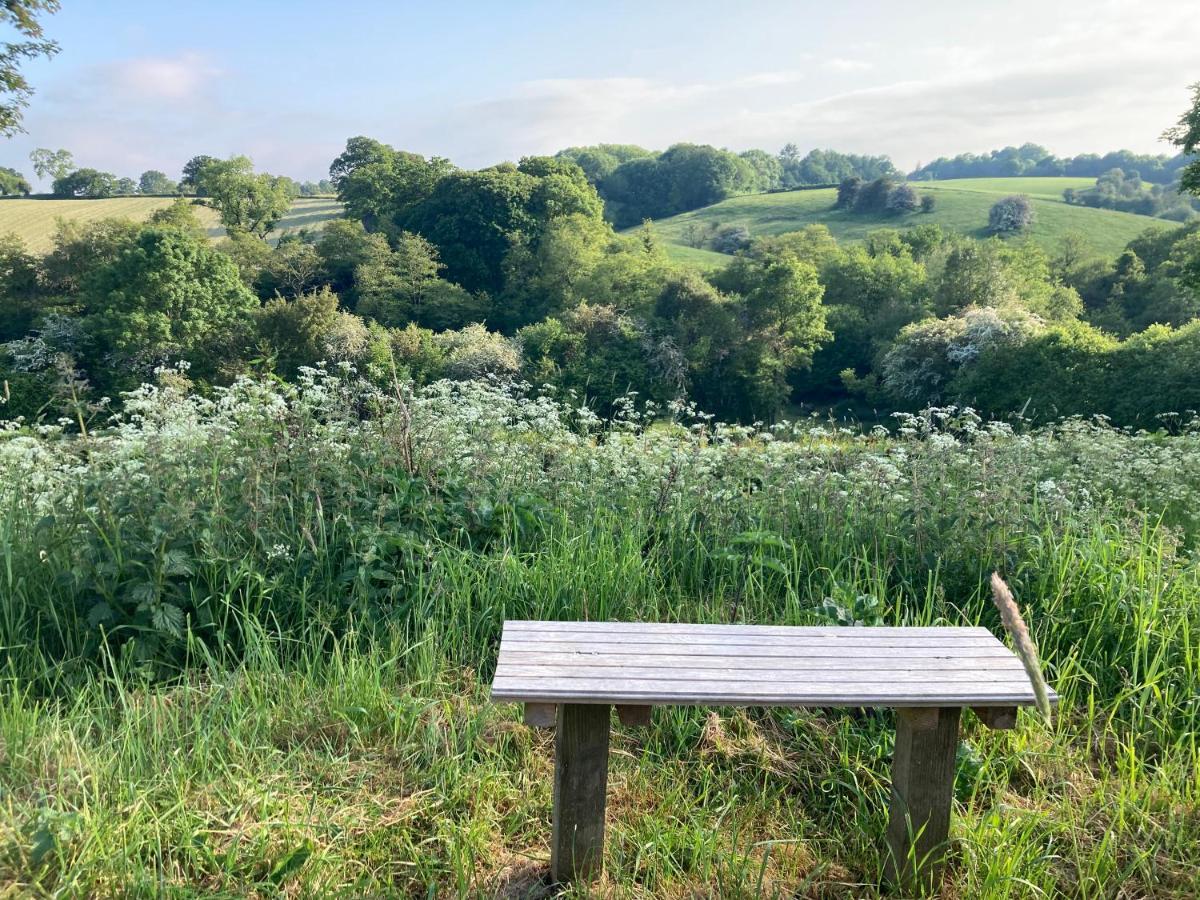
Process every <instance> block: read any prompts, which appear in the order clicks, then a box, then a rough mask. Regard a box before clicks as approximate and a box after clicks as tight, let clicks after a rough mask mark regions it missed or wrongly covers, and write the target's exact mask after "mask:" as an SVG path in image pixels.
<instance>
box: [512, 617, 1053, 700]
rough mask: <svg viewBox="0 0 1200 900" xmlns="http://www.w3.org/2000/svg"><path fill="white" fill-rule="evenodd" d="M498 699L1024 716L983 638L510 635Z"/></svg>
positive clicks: (873, 633) (822, 631) (1007, 664)
mask: <svg viewBox="0 0 1200 900" xmlns="http://www.w3.org/2000/svg"><path fill="white" fill-rule="evenodd" d="M492 698H493V699H495V700H508V701H516V702H520V703H610V704H618V705H620V704H626V705H648V706H658V705H671V706H680V705H703V706H851V707H870V706H878V707H910V706H920V707H928V706H953V705H958V706H972V707H988V706H999V707H1010V706H1028V705H1033V703H1034V702H1035V699H1034V695H1033V688H1032V687H1031V686H1030V683H1029V678H1028V676H1027V675H1026V674H1025V669H1024V668H1023V667H1022V665H1021V662H1020V660H1019V659H1017V657H1016V656H1015V655H1014V654H1013V653H1012V651H1011V650H1009V649H1008V648H1007V647H1005V646H1004V644H1002V643H1001V642H1000V641H999V640H997V638H996V637H995V635H993V634H992V633H991V632H990V631H988V630H987V629H986V628H888V627H880V628H838V627H830V628H825V627H815V628H807V627H789V626H771V625H670V624H651V623H631V622H523V621H513V622H506V623H505V624H504V633H503V635H502V637H501V639H500V655H499V659H498V661H497V664H496V675H495V679H494V681H493V683H492Z"/></svg>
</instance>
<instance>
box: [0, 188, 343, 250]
mask: <svg viewBox="0 0 1200 900" xmlns="http://www.w3.org/2000/svg"><path fill="white" fill-rule="evenodd" d="M172 202H173V200H172V198H170V197H113V198H111V199H108V200H41V199H7V198H6V199H3V200H0V234H8V233H9V232H15V233H16V234H17V235H18V236H19V237H20V238H21V239H22V240H23V241H25V245H26V246H27V247H29V249H30V250H34V251H36V252H39V253H44V252H45V251H47V250H49V249H50V248H51V247H52V246H53V243H52V240H53V237H54V229H55V224H56V222H57V221H58V219H60V218H66V219H74V220H77V221H81V222H94V221H97V220H98V219H111V218H128V219H133V220H135V221H139V222H140V221H142V220H144V219H146V218H148V217H149V216H150V214H151V213H152V212H154V211H155V210H156V209H162V208H163V207H166V206H170V205H171V203H172ZM193 209H195V211H196V217H197V218H198V219H199V220H200V221H201V222H202V223H203V224H204V226H205V228H206V229H207V230H208V233H209V235H210V236H211V237H214V238H217V237H221V236H223V235H224V234H225V229H224V228H222V227H221V221H220V218H219V217H218V216H217V213H216V210H213V209H209V208H208V207H206V206H195V207H193ZM341 214H342V205H341V204H340V203H338V201H336V200H333V199H331V198H328V197H315V198H304V199H300V200H297V201H296V202H295V203H293V204H292V208H291V210H290V211H289V212H288V214H287V215H286V216H285V217H284V218H283V220H282V221H281V222H280V223H279V226H278V227H277V228H276V229H275V230H274V231H273V232H271V239H273V240H277V239H278V238H279V237H280V236H281V235H283V234H286V233H287V232H289V231H295V230H297V229H299V228H319V227H320V226H321V225H322V224H323V223H324V222H326V221H328V220H329V219H334V218H337V217H338V216H340V215H341Z"/></svg>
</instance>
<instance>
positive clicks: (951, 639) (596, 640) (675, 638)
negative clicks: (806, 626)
mask: <svg viewBox="0 0 1200 900" xmlns="http://www.w3.org/2000/svg"><path fill="white" fill-rule="evenodd" d="M800 630H801V629H797V631H800ZM845 631H846V634H844V635H832V634H802V633H801V634H793V635H785V634H765V635H717V634H693V635H686V634H678V635H668V634H626V635H622V634H611V633H603V634H546V635H533V634H528V633H525V634H513V635H505V636H504V638H503V640H502V643H503V644H504V645H505V646H507V647H508V648H509V649H513V650H516V649H521V648H527V649H534V648H537V647H542V648H545V649H566V648H570V647H579V648H589V647H592V646H595V645H600V646H606V645H617V646H636V647H651V648H652V647H659V648H668V649H669V648H672V647H678V646H681V645H686V646H690V645H693V644H699V645H708V646H713V647H725V648H726V649H727V650H733V648H736V647H747V648H763V647H776V648H778V647H802V648H821V647H825V648H829V649H836V648H841V647H847V646H853V647H863V648H866V649H871V650H873V649H877V648H882V647H897V648H901V649H911V648H917V647H927V648H930V649H945V648H955V649H963V650H976V649H983V648H985V647H995V646H997V645H999V646H1001V647H1002V646H1004V645H1003V644H1001V643H1000V642H999V641H998V640H996V638H994V637H993V636H992V635H990V634H989V635H974V634H972V635H946V637H944V638H938V637H937V636H935V635H926V636H920V637H905V636H904V635H903V634H896V633H893V634H888V635H860V634H857V633H856V632H857V631H858V629H857V628H847V629H845Z"/></svg>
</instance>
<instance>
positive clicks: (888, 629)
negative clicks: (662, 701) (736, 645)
mask: <svg viewBox="0 0 1200 900" xmlns="http://www.w3.org/2000/svg"><path fill="white" fill-rule="evenodd" d="M504 628H505V630H506V631H507V632H509V633H512V634H516V633H518V632H531V633H535V634H544V633H547V632H549V633H554V632H563V633H568V632H580V633H584V634H589V635H590V634H597V633H602V632H609V631H611V632H618V633H621V634H626V633H637V634H656V633H662V634H671V635H678V634H684V635H693V634H706V633H711V634H718V635H731V634H732V635H760V634H766V635H771V634H775V635H790V634H794V633H796V632H804V633H807V634H818V635H820V634H832V635H840V634H844V633H845V632H846V631H847V630H849V629H847V628H846V627H845V626H841V625H748V624H747V625H739V624H734V625H722V624H714V625H708V624H704V623H691V622H579V621H549V620H531V619H510V620H508V621H506V622H505V623H504ZM853 631H854V632H855V633H857V634H862V635H867V636H870V635H884V634H897V633H899V634H905V635H908V636H928V635H946V634H951V635H955V634H958V635H961V634H974V635H980V636H985V637H992V636H993V635H992V632H991V631H989V630H988V629H987V628H984V627H982V626H979V625H966V626H946V625H926V626H920V625H917V626H907V625H904V626H896V625H863V626H856V627H855V628H854V629H853Z"/></svg>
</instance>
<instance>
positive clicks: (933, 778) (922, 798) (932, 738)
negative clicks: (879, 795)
mask: <svg viewBox="0 0 1200 900" xmlns="http://www.w3.org/2000/svg"><path fill="white" fill-rule="evenodd" d="M960 713H961V710H959V708H958V707H936V708H935V707H925V708H921V707H918V708H914V709H898V710H896V754H895V756H894V757H893V759H892V802H891V811H890V820H889V822H888V830H887V843H888V851H889V853H888V859H887V875H888V879H889V880H890V881H892V882H893V883H894V884H896V885H898V886H900V887H902V888H904V889H906V890H914V889H922V888H930V887H933V886H934V885H935V884H936V882H937V881H938V879H939V877H940V875H941V870H942V864H943V859H944V854H945V851H946V839H947V837H948V836H949V834H950V804H951V801H952V800H953V797H954V757H955V752H956V751H957V750H958V721H959V716H960Z"/></svg>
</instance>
